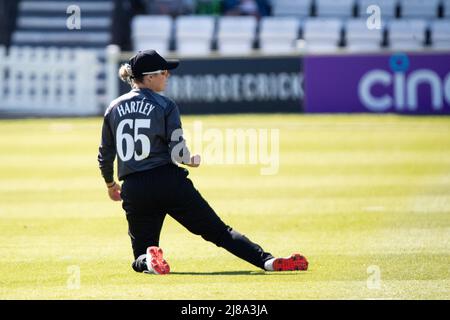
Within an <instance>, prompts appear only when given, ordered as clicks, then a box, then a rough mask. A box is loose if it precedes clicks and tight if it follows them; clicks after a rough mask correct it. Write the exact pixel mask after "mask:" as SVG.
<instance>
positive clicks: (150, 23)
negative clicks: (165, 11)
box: [131, 15, 173, 55]
mask: <svg viewBox="0 0 450 320" xmlns="http://www.w3.org/2000/svg"><path fill="white" fill-rule="evenodd" d="M172 20H173V19H172V17H171V16H169V15H139V16H136V17H135V18H134V19H133V22H132V26H131V37H132V39H133V49H134V50H135V51H138V50H142V49H146V48H149V47H151V48H154V49H155V50H156V51H158V52H159V53H160V54H162V55H164V54H166V53H167V52H168V51H169V49H170V41H171V38H172V35H173V25H172V22H173V21H172Z"/></svg>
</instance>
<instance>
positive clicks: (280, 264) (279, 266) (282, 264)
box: [273, 253, 308, 271]
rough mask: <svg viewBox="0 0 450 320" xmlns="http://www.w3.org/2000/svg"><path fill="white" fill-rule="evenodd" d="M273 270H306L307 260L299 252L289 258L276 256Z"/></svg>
mask: <svg viewBox="0 0 450 320" xmlns="http://www.w3.org/2000/svg"><path fill="white" fill-rule="evenodd" d="M273 270H274V271H296V270H302V271H305V270H308V260H306V258H305V257H304V256H302V255H301V254H299V253H294V254H293V255H292V256H290V257H289V258H278V259H275V261H274V262H273Z"/></svg>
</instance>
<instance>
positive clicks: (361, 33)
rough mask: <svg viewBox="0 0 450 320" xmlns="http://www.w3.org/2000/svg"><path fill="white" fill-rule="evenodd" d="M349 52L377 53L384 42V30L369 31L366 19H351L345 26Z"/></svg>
mask: <svg viewBox="0 0 450 320" xmlns="http://www.w3.org/2000/svg"><path fill="white" fill-rule="evenodd" d="M345 30H346V40H347V45H346V47H347V50H349V51H377V50H380V47H381V44H382V41H383V29H382V28H381V29H369V28H368V27H367V20H366V19H350V20H348V21H347V22H346V24H345Z"/></svg>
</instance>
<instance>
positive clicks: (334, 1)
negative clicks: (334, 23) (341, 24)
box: [316, 0, 355, 18]
mask: <svg viewBox="0 0 450 320" xmlns="http://www.w3.org/2000/svg"><path fill="white" fill-rule="evenodd" d="M354 5H355V0H316V13H317V16H318V17H340V18H349V17H352V16H353V7H354Z"/></svg>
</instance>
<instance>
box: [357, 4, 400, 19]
mask: <svg viewBox="0 0 450 320" xmlns="http://www.w3.org/2000/svg"><path fill="white" fill-rule="evenodd" d="M372 5H376V6H378V7H379V8H380V11H381V19H382V20H384V19H392V18H395V14H396V10H397V0H359V1H358V12H359V16H360V17H367V16H368V15H369V14H368V13H367V8H369V7H370V6H372Z"/></svg>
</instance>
